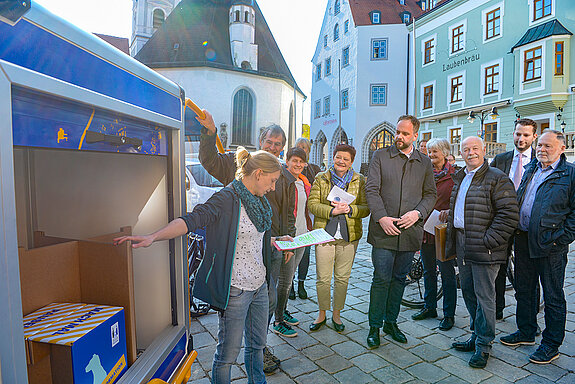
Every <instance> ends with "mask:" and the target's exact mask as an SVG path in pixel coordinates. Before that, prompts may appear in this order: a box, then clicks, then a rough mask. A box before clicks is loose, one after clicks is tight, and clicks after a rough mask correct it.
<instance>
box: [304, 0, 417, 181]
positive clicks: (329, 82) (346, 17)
mask: <svg viewBox="0 0 575 384" xmlns="http://www.w3.org/2000/svg"><path fill="white" fill-rule="evenodd" d="M421 13H422V10H421V8H420V6H419V2H417V1H415V0H352V1H350V0H328V4H327V9H326V11H325V15H324V19H323V25H322V28H321V33H320V36H319V39H318V43H317V48H316V51H315V54H314V56H313V59H312V62H313V64H314V72H313V76H314V78H313V85H312V94H311V103H312V108H311V110H312V112H311V113H312V116H311V138H312V139H313V154H312V161H313V162H315V163H317V164H319V163H322V162H324V163H326V164H330V163H331V160H332V153H333V149H334V147H335V146H336V145H337V144H338V143H340V142H347V143H348V144H351V145H353V146H354V147H355V148H356V149H357V155H356V157H355V162H354V168H355V170H358V171H359V170H365V169H366V167H367V163H368V162H369V159H370V158H371V154H373V152H374V151H375V150H376V149H379V148H382V147H384V146H387V145H389V144H391V142H392V137H393V134H394V132H395V125H396V121H397V118H398V117H399V116H401V115H404V114H406V113H407V112H408V107H407V106H408V98H410V97H412V95H411V94H408V90H411V89H413V82H412V78H413V75H412V74H411V75H410V74H409V66H408V61H409V52H410V51H411V50H410V47H409V44H410V42H409V39H408V30H407V26H406V24H408V23H411V21H412V18H413V17H416V16H418V15H419V14H421ZM408 79H409V81H408ZM340 116H341V119H340Z"/></svg>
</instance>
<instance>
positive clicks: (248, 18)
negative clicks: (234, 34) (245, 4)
mask: <svg viewBox="0 0 575 384" xmlns="http://www.w3.org/2000/svg"><path fill="white" fill-rule="evenodd" d="M245 19H246V23H248V24H249V23H250V13H249V12H248V11H246V12H245Z"/></svg>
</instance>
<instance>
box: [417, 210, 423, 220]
mask: <svg viewBox="0 0 575 384" xmlns="http://www.w3.org/2000/svg"><path fill="white" fill-rule="evenodd" d="M415 212H417V214H418V215H419V220H423V215H422V214H421V212H419V211H418V210H417V209H416V210H415Z"/></svg>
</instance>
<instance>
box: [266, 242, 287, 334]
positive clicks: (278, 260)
mask: <svg viewBox="0 0 575 384" xmlns="http://www.w3.org/2000/svg"><path fill="white" fill-rule="evenodd" d="M273 248H274V249H272V258H271V260H270V265H269V266H268V270H269V271H270V281H269V286H268V307H269V316H268V325H269V323H270V321H271V320H272V316H273V314H274V313H275V310H276V307H277V304H278V284H279V281H280V272H281V267H282V263H283V260H284V255H283V252H281V251H278V250H277V249H276V248H275V247H273Z"/></svg>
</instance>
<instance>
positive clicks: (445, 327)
mask: <svg viewBox="0 0 575 384" xmlns="http://www.w3.org/2000/svg"><path fill="white" fill-rule="evenodd" d="M454 324H455V318H453V317H449V316H446V317H444V318H443V320H441V322H440V323H439V329H440V330H441V331H449V330H450V329H451V328H453V325H454Z"/></svg>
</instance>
